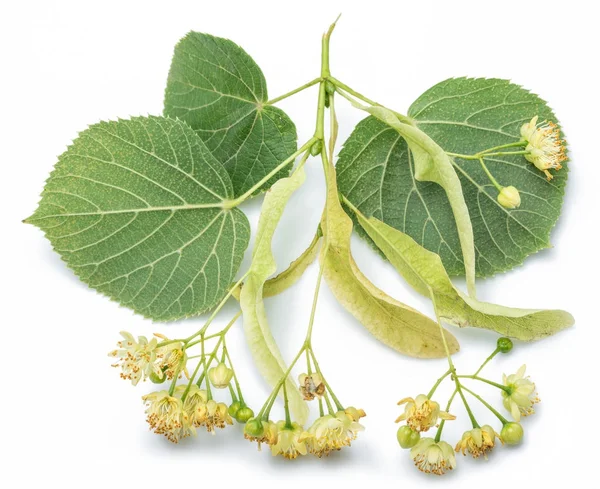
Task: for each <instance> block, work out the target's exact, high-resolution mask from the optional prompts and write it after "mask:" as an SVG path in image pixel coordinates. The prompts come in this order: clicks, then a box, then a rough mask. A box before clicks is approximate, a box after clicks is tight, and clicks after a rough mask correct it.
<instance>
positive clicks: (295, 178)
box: [240, 166, 308, 424]
mask: <svg viewBox="0 0 600 489" xmlns="http://www.w3.org/2000/svg"><path fill="white" fill-rule="evenodd" d="M304 179H305V174H304V169H303V167H301V166H300V167H298V169H297V170H296V171H295V172H294V173H293V174H292V176H290V177H288V178H283V179H281V180H279V181H278V182H277V183H275V185H273V187H272V188H271V190H270V191H269V192H268V193H267V194H266V196H265V199H264V202H263V205H262V209H261V214H260V219H259V221H258V229H257V232H256V239H255V243H254V250H253V252H252V264H251V265H250V270H249V273H248V276H247V278H246V281H245V282H244V286H243V287H242V291H241V293H240V305H241V308H242V312H243V313H244V330H245V331H246V339H247V341H248V345H249V346H250V351H251V352H252V356H253V358H254V362H255V364H256V365H257V366H258V369H259V370H260V373H261V374H262V376H263V377H264V378H265V379H266V380H267V382H269V384H271V385H272V386H275V384H277V382H279V381H280V380H281V378H282V377H283V376H284V374H285V372H286V371H287V367H286V364H285V362H284V360H283V358H282V356H281V353H280V352H279V348H278V347H277V344H276V343H275V339H274V338H273V335H272V334H271V330H270V328H269V323H268V321H267V314H266V311H265V304H264V301H263V294H264V285H265V282H266V281H267V279H268V278H269V277H270V276H271V275H273V274H274V273H275V271H276V270H277V264H276V262H275V258H274V256H273V252H272V251H271V241H272V239H273V234H274V233H275V229H276V228H277V224H279V220H280V219H281V216H282V214H283V211H284V209H285V206H286V204H287V202H288V200H289V198H290V197H291V196H292V194H293V193H294V191H295V190H296V189H297V188H298V187H300V185H302V183H303V182H304ZM286 382H287V392H288V397H289V401H290V409H292V413H293V414H294V417H295V419H296V421H298V422H299V423H301V424H302V423H304V422H305V421H306V419H307V417H308V407H307V406H306V403H305V402H304V401H303V399H302V396H301V395H300V391H299V390H298V386H297V385H296V384H295V383H294V382H293V380H292V379H291V378H290V377H288V378H287V380H286Z"/></svg>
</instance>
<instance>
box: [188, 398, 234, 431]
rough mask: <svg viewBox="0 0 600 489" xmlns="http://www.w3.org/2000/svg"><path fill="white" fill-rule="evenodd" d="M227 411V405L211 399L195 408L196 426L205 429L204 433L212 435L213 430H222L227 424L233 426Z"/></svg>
mask: <svg viewBox="0 0 600 489" xmlns="http://www.w3.org/2000/svg"><path fill="white" fill-rule="evenodd" d="M228 409H229V408H228V407H227V404H225V403H223V402H216V401H215V400H213V399H211V400H210V401H208V402H207V403H206V404H204V405H202V406H199V407H198V408H197V411H198V414H197V416H198V418H197V422H198V423H199V424H198V426H204V427H206V431H208V432H209V433H212V434H213V435H214V434H215V428H221V429H223V428H225V427H226V426H227V425H228V424H233V420H232V419H231V416H230V415H229V412H228Z"/></svg>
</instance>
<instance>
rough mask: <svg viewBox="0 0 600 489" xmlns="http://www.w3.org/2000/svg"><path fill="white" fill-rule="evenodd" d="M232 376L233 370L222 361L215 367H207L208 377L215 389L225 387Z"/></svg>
mask: <svg viewBox="0 0 600 489" xmlns="http://www.w3.org/2000/svg"><path fill="white" fill-rule="evenodd" d="M232 377H233V370H231V369H230V368H228V367H227V365H225V364H224V363H223V362H221V363H219V365H217V366H216V367H212V368H209V369H208V378H209V379H210V383H211V384H212V385H214V386H215V388H216V389H225V387H227V386H228V385H229V382H230V381H231V378H232Z"/></svg>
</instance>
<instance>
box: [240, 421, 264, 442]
mask: <svg viewBox="0 0 600 489" xmlns="http://www.w3.org/2000/svg"><path fill="white" fill-rule="evenodd" d="M264 432H265V427H264V425H263V422H262V421H261V420H260V419H256V418H252V419H249V420H248V421H247V422H246V426H244V433H246V434H247V435H248V436H252V437H254V438H260V437H261V436H262V435H263V434H264Z"/></svg>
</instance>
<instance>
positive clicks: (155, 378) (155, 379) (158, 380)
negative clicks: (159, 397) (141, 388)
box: [148, 372, 167, 384]
mask: <svg viewBox="0 0 600 489" xmlns="http://www.w3.org/2000/svg"><path fill="white" fill-rule="evenodd" d="M148 378H149V379H150V382H152V383H153V384H162V383H163V382H164V381H165V380H167V376H166V375H165V374H162V377H159V376H158V374H157V373H156V372H151V373H150V375H149V376H148Z"/></svg>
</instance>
